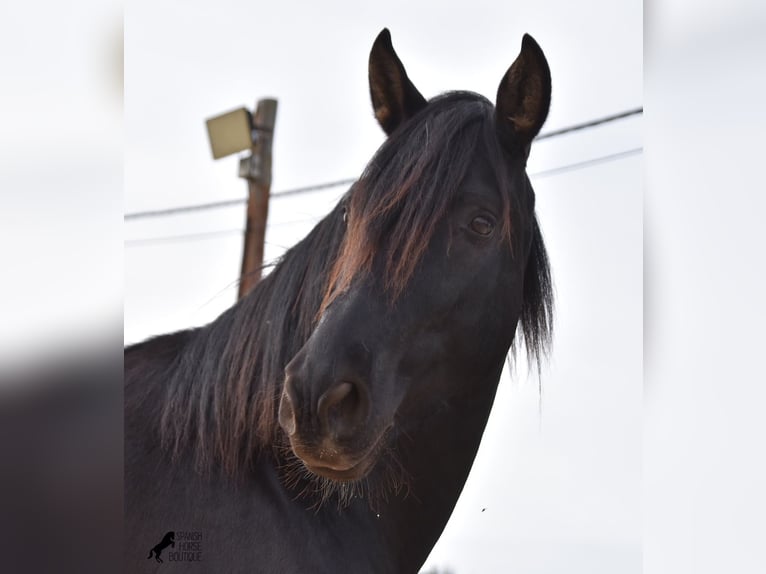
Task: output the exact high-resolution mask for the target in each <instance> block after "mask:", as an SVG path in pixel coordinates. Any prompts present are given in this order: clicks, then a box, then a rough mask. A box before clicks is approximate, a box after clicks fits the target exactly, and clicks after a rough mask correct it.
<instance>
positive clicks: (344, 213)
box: [342, 205, 348, 223]
mask: <svg viewBox="0 0 766 574" xmlns="http://www.w3.org/2000/svg"><path fill="white" fill-rule="evenodd" d="M342 213H343V223H348V209H347V208H346V206H345V205H344V206H343V212H342Z"/></svg>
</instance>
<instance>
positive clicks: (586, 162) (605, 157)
mask: <svg viewBox="0 0 766 574" xmlns="http://www.w3.org/2000/svg"><path fill="white" fill-rule="evenodd" d="M642 151H644V148H643V147H634V148H632V149H628V150H625V151H618V152H617V153H612V154H609V155H602V156H600V157H595V158H593V159H586V160H584V161H578V162H576V163H570V164H567V165H562V166H560V167H553V168H551V169H544V170H542V171H538V172H535V173H530V174H529V177H530V178H532V179H537V178H540V177H548V176H551V175H558V174H560V173H566V172H568V171H574V170H578V169H583V168H586V167H590V166H593V165H598V164H600V163H606V162H609V161H614V160H616V159H622V158H624V157H630V156H632V155H636V154H639V153H641V152H642Z"/></svg>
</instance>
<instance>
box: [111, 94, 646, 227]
mask: <svg viewBox="0 0 766 574" xmlns="http://www.w3.org/2000/svg"><path fill="white" fill-rule="evenodd" d="M643 113H644V108H643V107H640V108H635V109H632V110H627V111H624V112H621V113H618V114H612V115H609V116H604V117H602V118H597V119H595V120H591V121H588V122H583V123H579V124H575V125H572V126H569V127H566V128H562V129H559V130H554V131H550V132H546V133H544V134H540V135H539V136H537V138H536V139H537V140H543V139H548V138H552V137H556V136H560V135H563V134H567V133H571V132H576V131H580V130H584V129H589V128H593V127H596V126H599V125H602V124H606V123H609V122H613V121H617V120H620V119H623V118H627V117H630V116H634V115H637V114H643ZM355 181H356V179H355V178H348V179H340V180H337V181H331V182H327V183H320V184H317V185H309V186H305V187H296V188H293V189H286V190H284V191H280V192H276V193H272V194H271V199H279V198H280V197H287V196H291V195H299V194H302V193H311V192H315V191H321V190H324V189H330V188H333V187H339V186H341V185H351V184H352V183H354V182H355ZM246 202H247V198H244V197H243V198H240V199H228V200H223V201H213V202H210V203H200V204H196V205H182V206H179V207H170V208H167V209H153V210H147V211H136V212H133V213H126V214H125V215H124V220H125V221H134V220H137V219H145V218H148V217H164V216H168V215H179V214H182V213H191V212H195V211H204V210H207V209H217V208H222V207H231V206H234V205H241V204H244V203H246Z"/></svg>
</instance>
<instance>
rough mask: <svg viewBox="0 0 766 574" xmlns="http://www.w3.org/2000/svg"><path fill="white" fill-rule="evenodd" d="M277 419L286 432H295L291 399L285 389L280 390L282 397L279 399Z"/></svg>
mask: <svg viewBox="0 0 766 574" xmlns="http://www.w3.org/2000/svg"><path fill="white" fill-rule="evenodd" d="M277 418H278V419H279V424H280V426H281V427H282V428H283V429H284V431H285V432H286V433H287V434H288V436H292V435H294V434H295V426H296V425H295V409H294V408H293V401H292V400H291V399H290V394H289V393H288V392H287V389H285V390H284V391H282V398H281V400H280V401H279V415H278V417H277Z"/></svg>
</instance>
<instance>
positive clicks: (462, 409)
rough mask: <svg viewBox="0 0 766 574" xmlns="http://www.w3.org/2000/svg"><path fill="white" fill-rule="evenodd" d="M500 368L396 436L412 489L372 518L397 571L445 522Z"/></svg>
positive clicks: (406, 567)
mask: <svg viewBox="0 0 766 574" xmlns="http://www.w3.org/2000/svg"><path fill="white" fill-rule="evenodd" d="M501 371H502V367H501V368H500V369H499V370H498V371H497V373H496V375H494V376H493V377H492V378H491V379H490V380H487V381H485V382H484V384H481V385H475V386H474V385H471V388H472V392H471V396H470V397H469V396H466V397H463V398H462V399H461V400H459V401H454V402H453V403H451V404H449V405H446V406H445V408H444V409H443V410H441V411H440V412H438V413H436V414H433V415H431V416H430V417H428V418H427V419H424V420H423V422H422V423H421V424H420V426H419V427H418V428H417V429H411V431H410V430H408V431H407V434H408V435H410V436H408V437H406V438H404V439H403V440H400V446H401V448H400V453H401V463H402V465H403V467H404V468H405V469H406V470H407V472H408V474H409V475H410V477H411V490H410V492H409V493H408V494H407V495H405V494H403V493H400V494H399V495H398V496H396V497H394V498H392V499H390V502H389V504H387V505H385V506H384V507H383V508H381V510H380V512H379V514H380V517H379V518H378V517H376V520H378V521H380V522H381V523H382V525H383V526H384V532H385V540H386V544H387V545H388V547H389V551H390V553H391V555H392V556H398V557H399V559H398V560H399V565H398V566H399V571H402V572H404V571H412V572H415V571H417V569H418V568H419V567H420V566H421V565H422V563H423V562H424V561H425V560H426V558H427V557H428V554H429V553H430V551H431V549H432V548H433V546H434V544H436V541H437V540H438V538H439V536H440V535H441V533H442V531H443V530H444V527H445V526H446V525H447V521H448V520H449V517H450V515H451V514H452V511H453V509H454V507H455V504H456V503H457V501H458V498H459V496H460V493H461V492H462V490H463V486H464V484H465V481H466V479H467V478H468V474H469V472H470V470H471V466H472V465H473V461H474V458H475V457H476V453H477V451H478V449H479V444H480V442H481V437H482V434H483V433H484V428H485V427H486V424H487V419H488V418H489V413H490V410H491V408H492V403H493V401H494V397H495V393H496V391H497V383H498V381H499V378H500V372H501Z"/></svg>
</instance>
